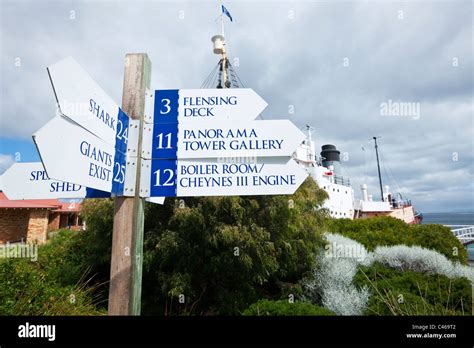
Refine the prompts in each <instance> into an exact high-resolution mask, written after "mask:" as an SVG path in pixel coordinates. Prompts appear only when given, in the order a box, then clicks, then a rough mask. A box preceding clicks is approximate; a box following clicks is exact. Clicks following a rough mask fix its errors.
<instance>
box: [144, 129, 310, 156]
mask: <svg viewBox="0 0 474 348" xmlns="http://www.w3.org/2000/svg"><path fill="white" fill-rule="evenodd" d="M146 128H147V127H146ZM148 130H149V131H148V132H145V137H147V138H144V144H143V150H142V156H143V157H144V158H148V159H150V158H153V159H155V158H165V159H176V158H179V159H191V158H196V159H197V158H222V157H229V156H233V157H282V156H286V157H289V156H291V155H292V154H293V152H294V151H295V149H296V148H297V147H298V145H299V144H300V143H301V142H302V141H303V140H304V139H305V135H304V134H303V132H301V131H300V130H299V129H298V128H296V127H295V126H294V125H293V123H291V122H290V121H289V120H269V121H261V120H260V121H247V122H237V121H236V122H231V123H230V122H228V121H223V120H215V121H208V120H204V121H201V120H189V121H183V122H181V123H179V124H178V123H156V124H154V125H153V132H151V131H150V127H148ZM150 137H152V139H150Z"/></svg>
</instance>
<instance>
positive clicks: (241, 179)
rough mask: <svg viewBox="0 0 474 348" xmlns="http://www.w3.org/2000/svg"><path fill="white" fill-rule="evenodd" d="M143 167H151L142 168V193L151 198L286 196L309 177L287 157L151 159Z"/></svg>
mask: <svg viewBox="0 0 474 348" xmlns="http://www.w3.org/2000/svg"><path fill="white" fill-rule="evenodd" d="M143 166H144V167H147V168H150V170H148V171H145V170H142V179H141V180H142V194H143V195H144V196H151V197H154V196H159V197H161V196H163V197H195V196H248V195H251V196H253V195H288V194H292V193H294V192H295V191H296V189H297V188H298V187H299V186H300V185H301V184H302V183H303V181H304V180H305V179H306V177H307V176H308V173H307V172H306V170H305V169H304V168H302V167H300V166H299V165H298V164H297V163H296V162H295V161H294V160H293V159H288V158H287V159H285V160H283V161H282V160H281V159H276V158H273V159H270V158H268V159H264V162H256V163H226V162H221V161H220V160H177V161H176V160H160V159H154V160H151V161H150V160H148V161H145V163H144V164H143ZM147 184H148V185H147Z"/></svg>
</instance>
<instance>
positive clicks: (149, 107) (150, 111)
mask: <svg viewBox="0 0 474 348" xmlns="http://www.w3.org/2000/svg"><path fill="white" fill-rule="evenodd" d="M154 113H155V91H153V90H150V89H147V90H146V92H145V115H144V117H143V121H145V123H153V116H154Z"/></svg>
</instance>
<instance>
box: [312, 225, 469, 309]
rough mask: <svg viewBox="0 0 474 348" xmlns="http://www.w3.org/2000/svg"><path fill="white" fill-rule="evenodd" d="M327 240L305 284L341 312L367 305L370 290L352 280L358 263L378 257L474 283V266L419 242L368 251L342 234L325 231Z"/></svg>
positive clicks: (385, 262) (367, 263) (315, 296)
mask: <svg viewBox="0 0 474 348" xmlns="http://www.w3.org/2000/svg"><path fill="white" fill-rule="evenodd" d="M325 237H326V239H327V241H328V244H327V246H326V248H325V250H324V252H322V253H321V254H319V256H318V257H317V266H316V268H315V269H313V274H312V276H313V277H312V279H310V280H307V281H306V282H305V283H304V284H303V285H304V287H305V289H306V293H307V294H308V296H309V297H310V300H312V301H318V300H319V301H321V302H322V305H323V306H324V307H326V308H328V309H330V310H332V311H333V312H335V313H336V314H338V315H360V314H362V312H363V311H364V309H365V308H366V307H367V303H368V300H369V296H370V293H369V290H368V288H367V287H363V288H361V289H357V288H356V287H355V286H354V285H353V284H352V280H353V278H354V276H355V274H356V272H357V268H358V266H359V265H363V266H370V265H372V263H373V262H375V261H377V262H380V263H381V264H383V265H385V266H388V267H391V268H396V269H400V270H411V271H415V272H427V273H431V274H442V275H445V276H447V277H449V278H458V277H466V278H467V279H469V280H470V281H471V282H472V283H474V270H473V269H472V268H471V267H468V266H465V265H462V264H460V263H458V262H456V263H454V262H452V261H450V260H449V259H448V258H446V256H444V255H442V254H440V253H438V252H436V251H434V250H430V249H426V248H422V247H419V246H411V247H409V246H406V245H395V246H379V247H377V248H376V249H375V251H374V252H367V250H366V249H365V248H364V246H363V245H362V244H360V243H358V242H356V241H355V240H353V239H350V238H347V237H344V236H341V235H339V234H333V233H326V234H325Z"/></svg>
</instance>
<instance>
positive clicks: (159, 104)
mask: <svg viewBox="0 0 474 348" xmlns="http://www.w3.org/2000/svg"><path fill="white" fill-rule="evenodd" d="M267 105H268V104H267V102H266V101H265V100H263V99H262V98H261V97H260V96H259V95H258V94H257V93H255V92H254V90H253V89H251V88H224V89H222V88H214V89H168V90H156V91H154V92H152V91H147V99H146V108H145V122H146V123H154V122H159V117H160V116H164V115H167V114H169V112H170V111H172V109H173V108H174V109H176V111H177V112H178V115H179V116H178V121H180V122H181V121H183V120H185V119H201V120H203V119H208V120H216V119H224V120H228V121H229V120H233V121H235V120H241V121H250V120H253V119H255V118H256V117H257V116H258V115H259V114H260V113H261V112H262V111H263V110H264V109H265V108H266V107H267Z"/></svg>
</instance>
